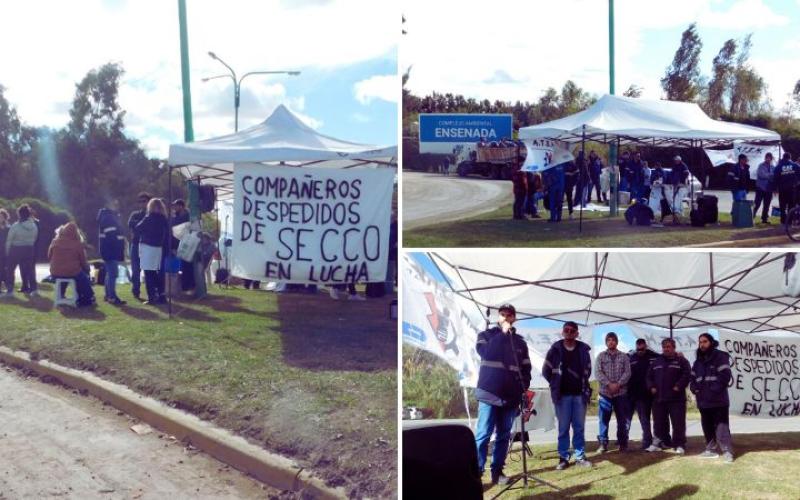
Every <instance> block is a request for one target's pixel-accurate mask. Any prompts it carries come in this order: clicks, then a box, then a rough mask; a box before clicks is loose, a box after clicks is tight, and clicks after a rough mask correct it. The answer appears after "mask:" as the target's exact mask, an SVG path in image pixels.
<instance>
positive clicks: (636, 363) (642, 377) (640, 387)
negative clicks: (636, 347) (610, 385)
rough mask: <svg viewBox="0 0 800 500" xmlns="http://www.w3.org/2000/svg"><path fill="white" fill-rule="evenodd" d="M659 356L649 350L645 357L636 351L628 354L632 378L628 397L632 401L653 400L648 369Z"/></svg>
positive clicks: (629, 383) (629, 381) (629, 382)
mask: <svg viewBox="0 0 800 500" xmlns="http://www.w3.org/2000/svg"><path fill="white" fill-rule="evenodd" d="M657 357H658V354H657V353H656V352H655V351H653V350H651V349H648V350H646V351H645V352H644V355H643V356H639V355H638V354H636V351H631V352H629V353H628V359H629V360H630V362H631V378H630V380H628V395H629V396H630V398H631V399H652V397H653V394H652V393H651V392H650V390H649V389H648V388H647V369H648V368H650V362H651V361H653V359H655V358H657Z"/></svg>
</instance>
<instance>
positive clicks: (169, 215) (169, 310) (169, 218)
mask: <svg viewBox="0 0 800 500" xmlns="http://www.w3.org/2000/svg"><path fill="white" fill-rule="evenodd" d="M167 172H168V173H169V179H168V180H167V183H168V184H169V197H168V198H167V228H168V231H169V236H168V237H167V252H166V253H167V254H168V255H169V256H172V210H170V204H171V203H172V165H170V166H169V167H168V170H167ZM166 257H167V255H165V256H164V258H163V259H161V265H162V266H163V265H164V263H165V262H166ZM166 278H167V272H166V270H164V279H165V282H164V288H167V287H166ZM163 291H165V290H162V292H163ZM167 314H168V315H169V319H172V290H170V291H169V293H168V294H167Z"/></svg>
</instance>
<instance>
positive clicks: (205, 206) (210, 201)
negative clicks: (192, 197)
mask: <svg viewBox="0 0 800 500" xmlns="http://www.w3.org/2000/svg"><path fill="white" fill-rule="evenodd" d="M198 189H199V194H200V212H201V213H206V212H211V211H213V210H214V205H215V204H216V202H217V192H216V191H215V190H214V186H208V185H203V184H201V185H200V186H198Z"/></svg>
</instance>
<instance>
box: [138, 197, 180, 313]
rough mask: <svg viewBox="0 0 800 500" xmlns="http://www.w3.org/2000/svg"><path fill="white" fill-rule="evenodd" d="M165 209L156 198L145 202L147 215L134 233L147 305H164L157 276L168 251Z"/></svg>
mask: <svg viewBox="0 0 800 500" xmlns="http://www.w3.org/2000/svg"><path fill="white" fill-rule="evenodd" d="M166 213H167V207H166V206H165V205H164V202H163V201H161V200H160V199H158V198H152V199H151V200H150V201H149V202H147V213H146V214H145V216H144V218H143V219H142V220H141V222H139V224H137V225H136V227H135V228H134V232H135V233H136V235H137V236H138V237H139V261H140V264H141V267H142V270H143V271H144V282H145V288H146V289H147V302H145V303H146V304H148V305H156V304H164V303H166V302H167V299H166V297H165V296H164V294H165V290H164V282H163V281H162V280H161V278H160V276H159V272H160V271H161V268H162V266H163V264H162V263H163V261H164V256H165V255H166V254H167V250H168V249H169V241H170V239H169V238H170V236H171V235H170V230H169V222H168V221H167V216H166Z"/></svg>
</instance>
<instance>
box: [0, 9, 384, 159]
mask: <svg viewBox="0 0 800 500" xmlns="http://www.w3.org/2000/svg"><path fill="white" fill-rule="evenodd" d="M186 3H187V11H188V32H189V59H190V63H191V76H190V79H191V90H192V106H193V115H194V131H195V139H196V140H201V139H205V138H209V137H214V136H217V135H222V134H227V133H230V132H232V131H233V128H234V115H233V88H232V85H231V81H230V79H227V78H226V79H219V80H213V81H210V82H207V83H204V82H202V78H204V77H210V76H216V75H219V74H225V73H226V72H227V70H226V69H225V68H224V66H222V65H221V64H220V63H219V62H217V61H215V60H213V59H212V58H211V57H209V56H208V52H209V51H213V52H215V53H216V54H217V55H218V56H219V57H220V58H222V59H223V60H225V61H226V62H227V63H228V64H229V65H231V66H232V67H233V68H234V69H235V70H236V71H237V73H238V75H239V76H241V75H242V74H244V73H246V72H248V71H259V70H260V71H275V70H299V71H301V72H302V73H301V75H299V76H287V75H270V76H259V75H254V76H250V77H248V78H247V79H246V80H245V81H244V84H243V85H242V99H241V107H240V115H239V129H240V130H241V129H243V128H246V127H248V126H252V125H255V124H256V123H259V122H260V121H262V120H264V119H265V118H266V117H267V116H268V115H269V113H271V111H272V110H273V109H274V108H275V107H276V106H277V105H278V104H281V103H283V104H285V105H287V106H288V107H289V108H290V109H291V110H292V111H294V112H295V113H297V114H298V115H299V116H300V117H301V118H302V119H303V120H304V121H306V122H307V123H308V124H309V125H311V126H312V127H314V128H316V129H317V130H319V131H320V132H322V133H325V134H328V135H332V136H335V137H338V138H342V139H346V140H351V141H356V142H364V143H369V144H378V145H387V144H396V143H397V101H398V98H399V95H400V88H399V79H398V78H397V38H398V36H397V33H398V32H399V21H398V19H399V6H397V9H390V8H389V9H387V8H386V5H385V4H384V3H382V2H369V1H367V0H264V1H258V0H230V1H228V2H204V1H193V0H187V2H186ZM42 12H47V13H48V15H46V16H42V15H41V13H42ZM3 19H4V21H5V22H4V27H3V30H0V44H2V45H3V46H4V47H18V46H19V44H20V40H25V50H4V51H2V52H0V67H2V68H3V73H2V75H0V84H2V85H4V86H5V87H6V88H7V92H6V96H7V98H8V99H9V100H10V101H11V103H12V104H13V105H14V106H16V107H17V109H18V111H19V114H20V116H21V117H22V118H23V120H24V121H25V122H26V123H28V124H29V125H34V126H40V125H47V126H50V127H55V128H58V127H62V126H64V125H65V124H66V123H67V122H68V120H69V115H68V110H69V107H70V104H71V100H72V97H73V93H74V85H75V83H77V82H78V81H79V80H80V79H81V78H82V77H83V76H84V75H85V74H86V72H87V71H89V70H90V69H92V68H96V67H98V66H100V65H102V64H104V63H106V62H109V61H112V62H119V63H120V64H122V66H123V67H124V69H125V71H126V73H125V75H124V78H123V80H122V84H121V89H120V103H121V105H122V107H123V108H124V109H125V110H126V111H127V116H126V130H127V132H128V134H129V135H130V136H132V137H135V138H137V139H139V140H140V141H141V143H142V144H143V146H144V147H145V148H146V150H147V151H148V152H149V153H150V154H151V155H153V156H156V157H163V156H165V155H166V153H167V149H168V146H169V144H170V143H173V142H179V141H181V140H182V138H183V117H182V98H181V87H180V85H181V77H180V57H179V55H180V51H179V40H178V18H177V2H176V1H163V0H139V1H136V2H133V1H125V0H83V1H82V2H81V3H80V8H77V7H76V5H75V4H72V3H70V2H59V1H57V0H28V1H26V2H14V3H4V6H3ZM364 19H369V20H370V22H368V23H365V22H364Z"/></svg>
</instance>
